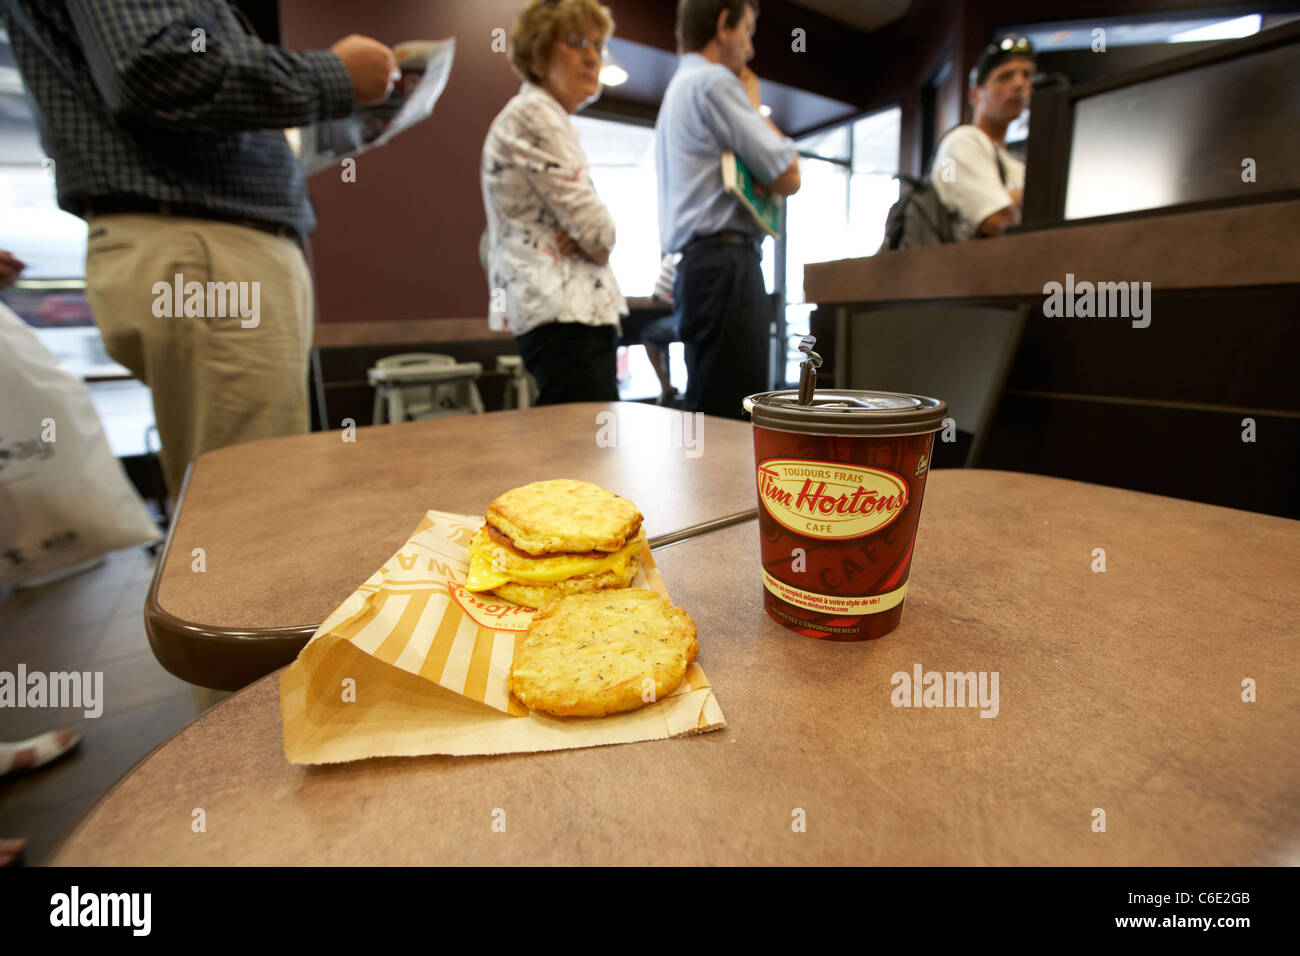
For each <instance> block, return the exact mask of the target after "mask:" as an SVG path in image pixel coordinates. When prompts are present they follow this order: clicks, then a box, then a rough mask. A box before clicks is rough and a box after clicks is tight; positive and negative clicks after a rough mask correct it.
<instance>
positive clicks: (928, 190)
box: [880, 126, 1007, 252]
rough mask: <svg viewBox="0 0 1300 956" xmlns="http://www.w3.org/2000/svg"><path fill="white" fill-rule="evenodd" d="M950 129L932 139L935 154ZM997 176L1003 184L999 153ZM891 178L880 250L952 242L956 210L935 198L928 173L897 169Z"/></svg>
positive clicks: (1003, 172)
mask: <svg viewBox="0 0 1300 956" xmlns="http://www.w3.org/2000/svg"><path fill="white" fill-rule="evenodd" d="M956 128H957V127H955V126H954V127H953V129H956ZM951 132H952V130H951V129H950V130H948V132H947V133H944V134H943V136H940V137H939V142H938V143H935V145H934V151H935V154H936V155H937V154H938V152H939V144H940V143H942V142H943V141H944V139H945V138H946V137H947V135H948V133H951ZM995 152H996V150H995ZM998 176H999V178H1000V179H1001V180H1002V183H1003V185H1006V181H1007V174H1006V170H1004V169H1003V168H1002V157H1001V156H999V157H998ZM894 178H895V179H897V180H898V202H896V203H894V204H893V205H892V206H890V207H889V213H888V214H887V215H886V216H885V241H884V242H882V243H881V244H880V251H881V252H884V251H885V250H887V249H914V248H917V247H918V246H937V245H939V244H940V243H944V242H956V241H957V214H956V213H954V212H950V211H949V209H948V207H947V206H945V205H944V204H943V202H942V200H940V199H939V194H938V193H937V192H935V189H934V184H933V183H932V182H930V177H929V176H925V177H922V178H921V179H917V178H916V177H915V176H908V175H907V174H906V173H899V174H898V175H896V176H895V177H894Z"/></svg>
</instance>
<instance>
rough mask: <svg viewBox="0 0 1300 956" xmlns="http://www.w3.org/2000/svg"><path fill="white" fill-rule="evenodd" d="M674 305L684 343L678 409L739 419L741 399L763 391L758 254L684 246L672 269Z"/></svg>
mask: <svg viewBox="0 0 1300 956" xmlns="http://www.w3.org/2000/svg"><path fill="white" fill-rule="evenodd" d="M673 303H674V305H676V306H677V307H678V309H679V310H680V320H679V321H680V325H679V328H680V331H681V338H682V342H683V343H685V345H686V371H687V374H688V375H689V376H690V377H689V379H688V381H687V386H686V400H685V404H684V407H685V408H686V410H687V411H692V412H704V413H705V414H706V415H719V416H721V417H723V418H743V417H744V415H743V412H742V411H741V407H740V401H741V399H743V398H744V397H745V396H746V395H752V394H754V393H755V392H763V391H767V388H768V384H767V383H768V352H769V349H770V343H769V341H768V339H769V334H768V327H769V325H770V323H771V319H770V316H769V314H768V313H769V311H770V307H769V305H768V299H767V291H766V289H765V288H764V286H763V270H762V268H761V266H760V265H759V258H758V252H757V250H756V249H755V248H754V247H753V246H748V245H701V246H695V247H691V248H688V249H687V250H686V251H685V252H684V253H683V255H682V260H681V262H680V263H678V265H677V280H676V283H675V284H674V286H673Z"/></svg>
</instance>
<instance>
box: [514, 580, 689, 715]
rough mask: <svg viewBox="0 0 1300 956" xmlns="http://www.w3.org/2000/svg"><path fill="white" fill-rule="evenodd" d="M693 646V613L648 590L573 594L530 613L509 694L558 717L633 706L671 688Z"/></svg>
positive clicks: (682, 672)
mask: <svg viewBox="0 0 1300 956" xmlns="http://www.w3.org/2000/svg"><path fill="white" fill-rule="evenodd" d="M699 650H700V646H699V643H698V641H697V640H696V630H695V622H694V621H692V620H691V616H690V615H689V614H687V613H686V612H685V611H684V610H682V609H681V608H679V607H675V606H674V605H673V604H672V603H671V602H669V601H668V600H666V599H665V598H663V597H662V596H660V595H659V594H656V593H655V592H654V591H648V590H644V589H642V588H625V589H623V590H621V591H597V592H592V593H587V594H575V595H572V596H569V597H564V598H561V599H559V600H557V601H553V602H551V603H550V604H547V605H546V606H545V607H543V608H542V609H541V611H540V612H539V613H538V614H537V616H536V617H534V618H533V622H532V625H531V626H530V627H529V628H528V633H527V634H525V636H524V640H523V642H522V643H521V644H520V646H519V648H518V650H516V652H515V657H514V662H513V663H512V665H511V668H510V692H511V693H512V694H514V695H515V697H516V698H517V699H518V700H519V702H520V703H522V704H524V705H525V706H526V707H528V708H529V709H530V710H540V711H545V712H546V713H549V714H554V715H556V716H557V717H604V716H605V715H606V714H615V713H621V712H623V711H628V710H636V709H637V708H639V707H644V706H645V705H646V704H650V703H653V702H654V701H657V700H659V699H661V698H663V697H666V696H667V695H668V694H671V693H672V692H673V691H674V690H676V689H677V687H678V685H680V684H681V682H682V679H683V678H684V677H685V676H686V668H687V666H688V665H689V664H690V662H691V661H693V660H695V658H696V656H697V655H698V654H699Z"/></svg>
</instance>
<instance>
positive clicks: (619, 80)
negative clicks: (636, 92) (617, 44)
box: [600, 60, 627, 86]
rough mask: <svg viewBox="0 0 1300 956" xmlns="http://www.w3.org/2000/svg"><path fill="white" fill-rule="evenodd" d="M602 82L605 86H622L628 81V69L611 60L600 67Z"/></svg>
mask: <svg viewBox="0 0 1300 956" xmlns="http://www.w3.org/2000/svg"><path fill="white" fill-rule="evenodd" d="M600 82H601V84H602V85H604V86H622V85H623V84H624V83H626V82H627V70H625V69H623V68H622V67H621V66H619V65H618V64H617V63H615V62H614V61H613V60H609V61H608V62H606V64H605V65H604V66H603V67H601V68H600Z"/></svg>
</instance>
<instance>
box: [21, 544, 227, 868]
mask: <svg viewBox="0 0 1300 956" xmlns="http://www.w3.org/2000/svg"><path fill="white" fill-rule="evenodd" d="M154 562H155V558H154V557H152V556H151V555H150V554H149V553H148V552H147V551H146V550H144V549H143V548H133V549H130V550H126V551H118V552H116V553H114V554H111V555H109V556H108V558H107V559H106V561H105V562H104V564H102V565H100V566H99V567H98V568H95V569H94V570H91V571H86V572H84V573H82V574H79V575H76V576H75V577H72V578H69V579H66V580H64V581H60V582H58V583H55V584H50V585H47V586H45V587H42V588H34V589H31V590H24V591H17V592H15V593H14V594H12V595H10V597H9V598H8V599H7V600H5V599H0V670H3V671H8V672H10V673H15V672H16V669H17V666H18V664H19V663H23V664H25V665H26V667H27V672H28V673H32V672H34V671H41V672H45V673H48V672H51V671H72V670H78V671H82V672H85V671H91V672H95V671H102V672H103V675H104V677H103V697H104V702H103V713H102V714H101V715H100V716H99V717H97V718H87V717H85V716H84V714H83V711H82V709H75V708H70V709H48V708H42V709H27V708H22V709H11V708H9V707H6V708H4V709H3V710H0V740H11V741H12V740H21V739H24V738H26V737H30V736H32V735H33V734H38V733H41V732H42V731H46V730H54V729H57V728H63V727H67V728H71V729H73V730H76V731H78V732H80V733H81V735H82V741H81V744H80V746H79V747H77V749H76V750H74V751H73V752H72V753H70V754H68V755H67V756H65V757H63V758H62V759H60V760H58V761H56V762H55V763H53V764H50V765H47V766H45V767H42V768H38V769H36V770H32V771H30V772H27V773H24V774H20V775H10V776H6V777H0V837H25V838H26V839H27V852H26V854H25V860H26V863H27V864H28V865H34V864H41V863H44V862H46V860H47V859H48V857H49V855H50V853H51V852H52V851H53V850H54V849H55V847H56V846H57V844H58V842H59V840H60V839H61V838H62V837H63V836H64V834H66V833H67V831H68V830H69V829H70V828H71V827H73V826H74V825H75V824H76V823H77V821H78V820H79V819H80V818H81V816H82V815H83V814H84V813H85V812H86V811H87V810H88V809H90V807H91V806H92V805H93V804H94V802H95V801H96V800H97V799H99V797H100V796H102V795H103V794H104V793H105V792H106V791H107V790H108V788H109V787H111V786H112V785H113V783H114V782H115V781H116V780H117V779H118V778H119V777H121V776H122V774H124V773H125V772H126V771H127V770H129V769H130V768H131V766H132V765H133V764H134V763H135V762H136V761H137V760H139V759H140V758H141V757H143V756H144V755H145V754H147V753H148V752H149V751H150V750H152V749H153V748H154V747H155V746H157V745H158V744H159V743H161V742H162V741H164V740H166V739H167V738H168V737H169V736H171V734H172V733H174V732H175V731H177V730H179V729H180V728H181V727H183V726H185V724H186V723H188V722H189V721H191V720H193V719H194V718H195V717H196V716H198V714H199V712H200V709H201V708H200V705H199V704H198V703H197V702H196V695H195V694H194V692H193V691H192V689H191V686H190V685H189V684H187V683H185V682H184V681H182V680H180V679H179V678H176V677H173V676H172V675H171V674H169V673H167V671H165V670H163V669H162V667H161V666H160V665H159V664H158V662H157V661H156V660H154V656H153V652H152V651H151V650H150V649H149V640H148V638H147V637H146V636H145V630H144V600H145V593H146V591H147V590H148V587H149V582H150V579H151V578H152V576H153V571H154Z"/></svg>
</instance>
